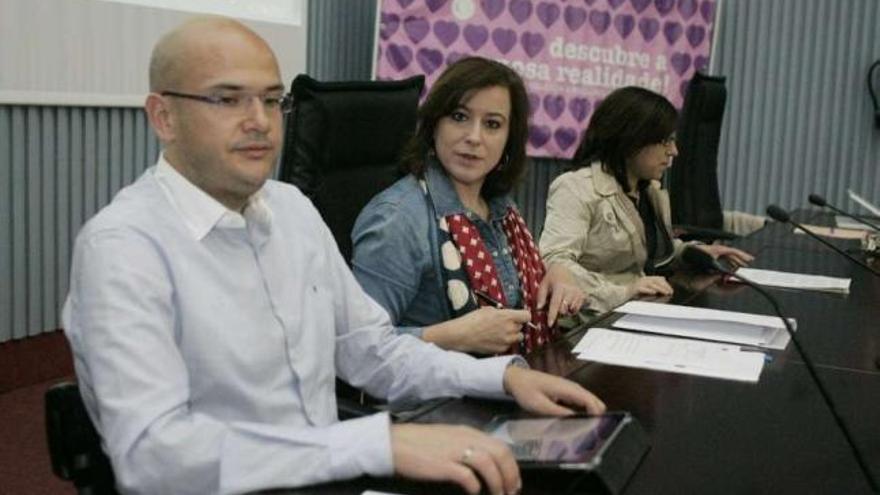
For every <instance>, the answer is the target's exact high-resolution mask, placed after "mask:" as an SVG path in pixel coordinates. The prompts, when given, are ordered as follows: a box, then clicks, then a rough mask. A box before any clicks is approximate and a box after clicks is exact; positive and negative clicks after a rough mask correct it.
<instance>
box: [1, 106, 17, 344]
mask: <svg viewBox="0 0 880 495" xmlns="http://www.w3.org/2000/svg"><path fill="white" fill-rule="evenodd" d="M12 142H13V141H12V113H11V112H8V111H5V110H3V111H0V201H2V203H0V342H3V341H4V340H6V339H8V338H9V336H10V335H11V334H12V326H13V325H12V313H13V307H14V304H13V298H12V258H13V256H12V254H13V237H12V187H13V178H12Z"/></svg>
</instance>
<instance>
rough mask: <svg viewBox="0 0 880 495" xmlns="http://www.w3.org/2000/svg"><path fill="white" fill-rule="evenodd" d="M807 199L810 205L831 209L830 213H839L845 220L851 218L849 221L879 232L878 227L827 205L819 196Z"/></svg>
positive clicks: (879, 228)
mask: <svg viewBox="0 0 880 495" xmlns="http://www.w3.org/2000/svg"><path fill="white" fill-rule="evenodd" d="M809 199H810V203H813V204H814V205H816V206H819V207H823V208H824V207H827V208H829V209H831V210H832V211H834V212H835V213H839V214H841V215H843V216H845V217H847V218H851V219H853V220H855V221H856V222H859V223H862V224H864V225H867V226H868V227H871V228H872V229H874V230H875V231H878V232H880V227H877V226H876V225H874V224H873V223H871V222H869V221H867V220H865V219H863V218H859V217H857V216H855V215H851V214H849V213H847V212H845V211H843V210H841V209H840V208H837V207H836V206H834V205H832V204H829V203H828V202H827V201H825V198H823V197H822V196H819V195H818V194H810V198H809Z"/></svg>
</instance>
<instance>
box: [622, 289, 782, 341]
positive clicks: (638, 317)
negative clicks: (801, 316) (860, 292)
mask: <svg viewBox="0 0 880 495" xmlns="http://www.w3.org/2000/svg"><path fill="white" fill-rule="evenodd" d="M615 311H617V312H619V313H627V314H626V315H624V316H623V317H621V318H619V319H618V320H617V321H615V322H614V326H615V327H616V328H625V329H628V330H639V331H642V332H651V333H660V334H665V335H675V336H679V337H688V338H695V339H703V340H715V341H719V342H730V343H734V344H742V345H749V346H756V347H766V348H769V349H785V346H787V345H788V341H789V340H790V337H789V336H788V332H787V331H786V330H785V324H784V323H782V320H781V319H780V318H778V317H776V316H764V315H754V314H750V313H739V312H736V311H723V310H720V309H707V308H693V307H689V306H678V305H675V304H661V303H653V302H645V301H630V302H628V303H626V304H624V305H623V306H620V307H619V308H617V309H616V310H615ZM789 322H791V324H792V327H793V328H797V322H796V321H795V320H794V319H793V318H789Z"/></svg>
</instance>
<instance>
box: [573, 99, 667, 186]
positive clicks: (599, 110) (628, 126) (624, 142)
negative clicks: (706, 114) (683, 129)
mask: <svg viewBox="0 0 880 495" xmlns="http://www.w3.org/2000/svg"><path fill="white" fill-rule="evenodd" d="M677 123H678V112H677V111H676V110H675V107H674V106H672V103H670V102H669V100H667V99H666V98H665V97H664V96H663V95H660V94H657V93H655V92H653V91H650V90H647V89H645V88H640V87H637V86H627V87H624V88H620V89H617V90H615V91H613V92H611V94H609V95H608V96H607V97H605V99H604V100H602V103H600V104H599V106H598V107H596V110H595V111H594V112H593V115H592V117H590V123H589V125H588V126H587V129H586V131H584V135H583V137H582V138H581V143H580V145H579V146H578V149H577V151H576V152H575V154H574V158H573V159H572V165H573V168H574V169H579V168H583V167H586V166H589V165H590V163H592V162H594V161H597V160H598V161H600V162H602V167H603V168H604V169H605V171H606V172H608V173H610V174H612V175H614V177H615V178H616V179H617V182H618V183H620V185H621V187H623V190H624V191H627V192H629V184H628V181H627V176H626V161H627V160H628V159H629V158H632V157H633V156H635V155H636V154H637V153H638V152H639V151H640V150H641V149H642V148H644V147H645V146H650V145H653V144H657V143H662V142H663V141H665V140H666V139H668V138H669V136H671V135H672V133H673V132H675V128H676V125H677ZM645 183H647V181H645ZM640 185H644V184H640Z"/></svg>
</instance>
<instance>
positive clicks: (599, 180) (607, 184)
mask: <svg viewBox="0 0 880 495" xmlns="http://www.w3.org/2000/svg"><path fill="white" fill-rule="evenodd" d="M590 168H591V169H592V171H593V187H594V188H595V190H596V193H597V194H599V195H601V196H613V195H615V194H617V193H619V192H623V188H622V187H620V184H618V182H617V179H616V178H614V176H613V175H612V174H609V173H608V172H606V171H605V169H604V168H603V167H602V163H600V162H593V163H592V165H590Z"/></svg>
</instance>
